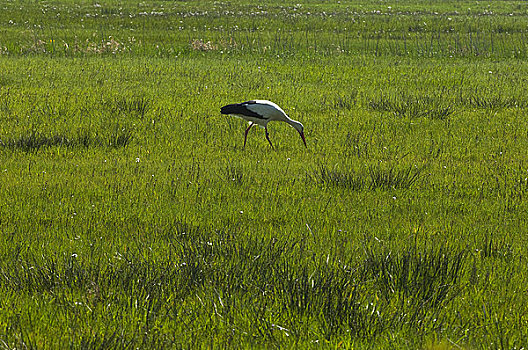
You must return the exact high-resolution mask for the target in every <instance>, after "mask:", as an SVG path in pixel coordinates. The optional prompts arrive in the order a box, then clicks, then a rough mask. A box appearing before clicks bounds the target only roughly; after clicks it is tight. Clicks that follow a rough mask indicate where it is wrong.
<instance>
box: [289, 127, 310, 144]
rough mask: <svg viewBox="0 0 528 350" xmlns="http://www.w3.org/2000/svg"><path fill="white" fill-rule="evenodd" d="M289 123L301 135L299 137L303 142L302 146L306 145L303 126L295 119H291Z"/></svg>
mask: <svg viewBox="0 0 528 350" xmlns="http://www.w3.org/2000/svg"><path fill="white" fill-rule="evenodd" d="M291 125H292V126H293V127H294V128H295V130H297V131H298V132H299V135H301V139H302V140H303V142H304V146H305V147H308V146H307V145H306V139H305V138H304V126H303V125H302V124H301V123H299V122H297V121H293V123H291Z"/></svg>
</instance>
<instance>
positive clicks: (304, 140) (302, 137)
mask: <svg viewBox="0 0 528 350" xmlns="http://www.w3.org/2000/svg"><path fill="white" fill-rule="evenodd" d="M299 135H301V139H302V140H303V142H304V147H306V148H308V146H307V145H306V139H305V138H304V133H303V132H302V131H299Z"/></svg>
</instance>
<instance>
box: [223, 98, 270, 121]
mask: <svg viewBox="0 0 528 350" xmlns="http://www.w3.org/2000/svg"><path fill="white" fill-rule="evenodd" d="M255 103H256V101H246V102H242V103H233V104H230V105H226V106H224V107H222V108H221V109H220V113H222V114H234V115H245V116H248V117H253V118H259V119H265V118H264V117H263V116H262V115H260V114H258V113H255V112H254V111H252V110H250V109H248V108H247V106H248V105H253V104H255Z"/></svg>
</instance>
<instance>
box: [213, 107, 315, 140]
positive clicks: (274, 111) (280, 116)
mask: <svg viewBox="0 0 528 350" xmlns="http://www.w3.org/2000/svg"><path fill="white" fill-rule="evenodd" d="M220 112H221V113H222V114H229V115H232V116H235V117H239V118H242V119H244V120H247V121H248V122H249V126H248V128H247V129H246V133H245V135H244V147H246V140H247V135H248V132H249V129H251V127H252V126H253V125H255V124H257V125H259V126H260V127H261V128H264V129H265V130H266V139H268V142H269V144H270V145H271V147H273V144H272V143H271V141H270V139H269V134H268V123H269V122H270V121H272V120H277V121H282V122H286V123H288V124H290V125H291V126H293V127H294V128H295V130H297V131H298V132H299V135H301V138H302V140H303V142H304V146H305V147H307V146H306V139H305V138H304V126H303V125H302V124H301V123H299V122H298V121H296V120H293V119H290V117H288V116H287V115H286V113H284V111H283V110H282V108H280V107H279V106H277V105H276V104H275V103H273V102H271V101H266V100H252V101H246V102H242V103H233V104H230V105H226V106H224V107H222V108H221V109H220Z"/></svg>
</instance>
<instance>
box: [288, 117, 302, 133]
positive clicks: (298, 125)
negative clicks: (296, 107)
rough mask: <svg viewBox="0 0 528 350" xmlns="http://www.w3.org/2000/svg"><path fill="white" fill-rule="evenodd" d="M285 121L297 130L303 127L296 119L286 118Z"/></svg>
mask: <svg viewBox="0 0 528 350" xmlns="http://www.w3.org/2000/svg"><path fill="white" fill-rule="evenodd" d="M286 122H287V123H288V124H290V125H291V126H293V127H294V128H295V129H297V131H300V130H302V127H303V126H302V124H301V123H299V122H298V121H296V120H293V119H290V118H288V120H287V121H286Z"/></svg>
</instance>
